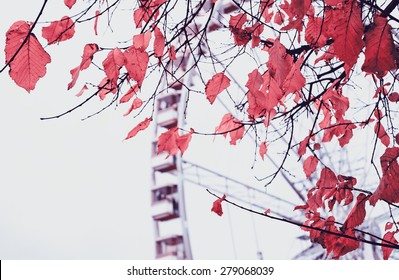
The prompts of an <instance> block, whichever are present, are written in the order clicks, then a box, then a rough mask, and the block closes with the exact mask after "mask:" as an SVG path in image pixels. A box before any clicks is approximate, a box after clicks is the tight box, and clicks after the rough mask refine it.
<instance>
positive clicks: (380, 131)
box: [374, 121, 391, 147]
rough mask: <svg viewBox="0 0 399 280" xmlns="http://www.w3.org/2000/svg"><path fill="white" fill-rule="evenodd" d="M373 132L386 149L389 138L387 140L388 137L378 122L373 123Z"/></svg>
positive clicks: (389, 141)
mask: <svg viewBox="0 0 399 280" xmlns="http://www.w3.org/2000/svg"><path fill="white" fill-rule="evenodd" d="M374 132H375V134H377V137H378V138H379V139H380V140H381V143H382V144H384V145H385V146H386V147H388V146H389V144H390V143H391V138H389V135H388V134H387V132H386V131H385V128H384V126H383V125H382V123H381V122H380V121H379V122H376V123H375V125H374Z"/></svg>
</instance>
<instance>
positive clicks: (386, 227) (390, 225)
mask: <svg viewBox="0 0 399 280" xmlns="http://www.w3.org/2000/svg"><path fill="white" fill-rule="evenodd" d="M392 227H393V223H390V222H387V223H386V224H385V231H387V230H390V229H391V228H392Z"/></svg>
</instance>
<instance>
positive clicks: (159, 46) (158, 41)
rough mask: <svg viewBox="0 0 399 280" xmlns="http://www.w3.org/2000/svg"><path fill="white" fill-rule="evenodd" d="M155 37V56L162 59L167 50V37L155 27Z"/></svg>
mask: <svg viewBox="0 0 399 280" xmlns="http://www.w3.org/2000/svg"><path fill="white" fill-rule="evenodd" d="M154 36H155V39H154V54H155V57H158V58H161V57H162V56H163V53H164V50H165V37H164V36H163V34H162V32H161V30H160V29H159V27H155V29H154Z"/></svg>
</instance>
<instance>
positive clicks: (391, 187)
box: [369, 147, 399, 206]
mask: <svg viewBox="0 0 399 280" xmlns="http://www.w3.org/2000/svg"><path fill="white" fill-rule="evenodd" d="M398 158H399V148H398V147H393V148H387V149H386V150H385V152H384V154H383V155H382V156H381V157H380V163H381V169H382V178H381V180H380V183H379V185H378V188H377V189H376V190H375V192H374V193H373V194H372V195H371V197H370V199H369V200H370V204H371V205H372V206H375V204H376V203H377V201H378V200H385V201H386V202H388V203H398V202H399V180H398V178H399V164H398Z"/></svg>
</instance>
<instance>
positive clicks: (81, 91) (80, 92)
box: [76, 85, 88, 97]
mask: <svg viewBox="0 0 399 280" xmlns="http://www.w3.org/2000/svg"><path fill="white" fill-rule="evenodd" d="M86 90H88V88H87V86H86V85H84V86H83V87H82V89H81V90H80V91H79V92H78V93H77V94H76V96H77V97H79V96H82V94H83V92H85V91H86Z"/></svg>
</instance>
